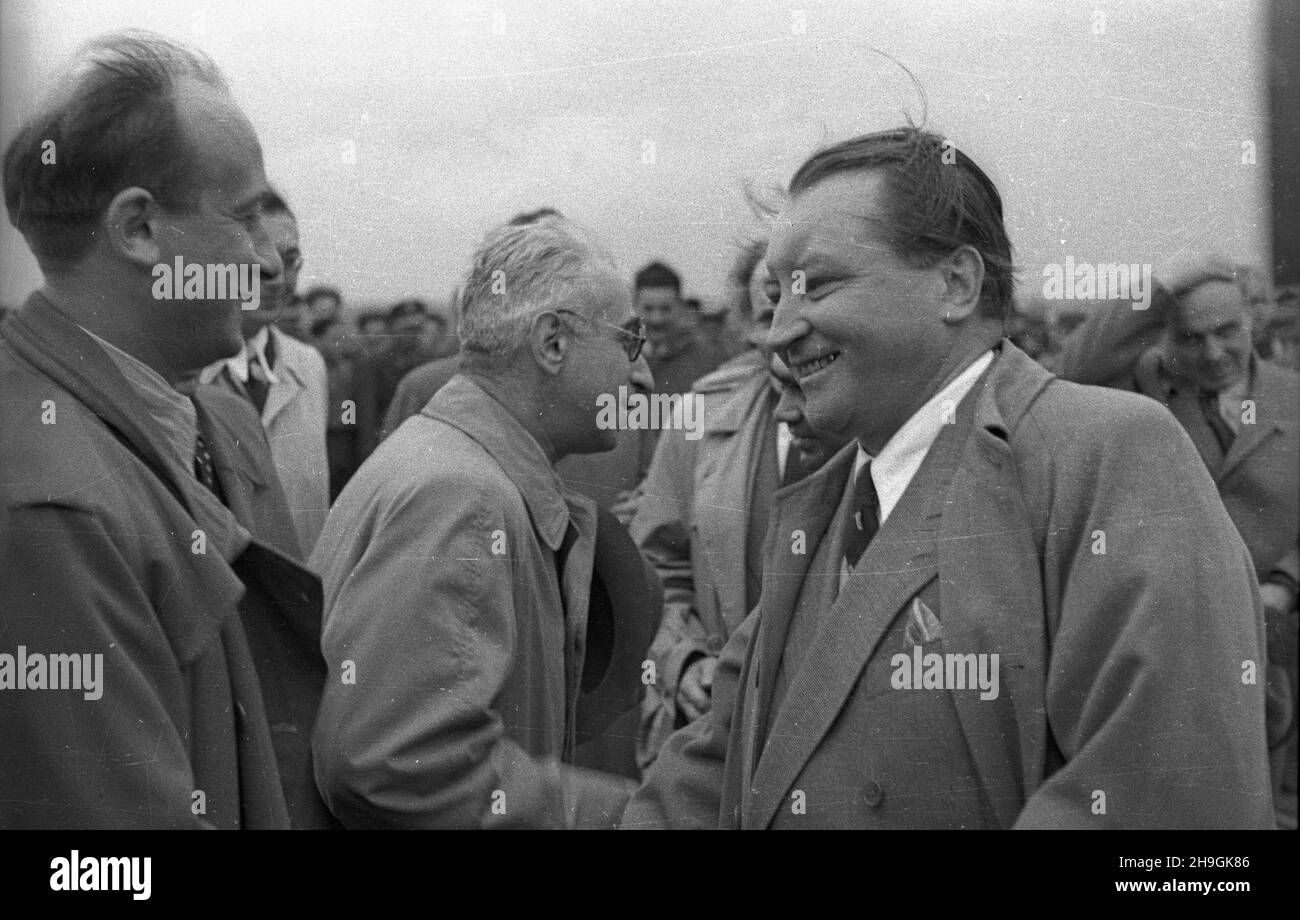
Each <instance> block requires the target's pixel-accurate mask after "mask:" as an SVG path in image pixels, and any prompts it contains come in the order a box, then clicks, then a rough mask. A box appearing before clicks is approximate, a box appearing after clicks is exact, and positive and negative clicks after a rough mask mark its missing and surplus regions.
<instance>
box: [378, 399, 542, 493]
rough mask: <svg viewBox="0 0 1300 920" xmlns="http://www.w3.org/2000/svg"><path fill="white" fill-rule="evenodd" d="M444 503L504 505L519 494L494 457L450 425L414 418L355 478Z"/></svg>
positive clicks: (384, 445)
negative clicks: (472, 500)
mask: <svg viewBox="0 0 1300 920" xmlns="http://www.w3.org/2000/svg"><path fill="white" fill-rule="evenodd" d="M354 478H358V479H360V480H362V481H366V480H369V481H371V482H372V483H374V484H375V485H377V486H379V487H380V488H382V489H385V490H392V491H394V492H399V491H400V492H403V493H406V494H411V495H415V494H419V495H426V496H428V497H429V498H430V499H432V500H435V501H438V502H442V503H456V502H462V501H464V500H466V499H467V498H468V497H469V496H474V495H478V496H483V497H484V499H485V500H489V501H490V500H501V499H502V498H504V497H505V496H507V495H509V494H511V493H513V494H515V495H517V494H518V489H517V487H516V486H515V485H514V483H513V482H511V480H510V477H509V476H507V475H506V472H505V470H504V469H503V468H502V467H501V464H500V463H498V462H497V461H496V459H495V458H493V456H492V454H491V453H490V452H489V451H488V450H487V449H486V448H484V447H483V445H481V444H479V443H478V441H476V440H474V438H472V437H470V436H469V435H468V434H467V433H466V432H465V431H463V430H462V429H460V428H458V427H457V426H456V425H453V424H451V423H450V422H448V421H445V420H443V419H438V418H431V417H429V416H427V415H423V414H420V415H413V416H411V417H410V418H408V419H407V420H406V421H405V422H403V423H402V424H401V426H400V427H399V428H398V429H397V430H396V431H394V432H393V433H392V434H391V435H389V436H388V437H387V438H385V439H384V441H383V442H382V443H381V444H380V445H379V447H377V448H376V449H375V452H374V453H373V454H371V455H370V457H369V458H368V459H367V460H366V461H365V463H363V464H362V465H361V468H360V469H359V470H357V472H356V474H355V477H354Z"/></svg>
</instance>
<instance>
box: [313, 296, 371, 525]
mask: <svg viewBox="0 0 1300 920" xmlns="http://www.w3.org/2000/svg"><path fill="white" fill-rule="evenodd" d="M311 341H312V343H313V344H314V345H315V347H316V348H317V350H319V351H320V353H321V357H322V358H324V360H325V376H326V379H327V381H328V391H329V403H328V409H329V415H328V419H327V422H326V429H325V449H326V457H327V463H328V466H329V484H330V502H331V503H333V501H334V499H336V498H337V497H338V494H339V492H341V491H343V487H344V486H345V485H347V482H348V480H349V479H351V478H352V474H353V473H355V472H356V471H357V468H358V467H359V466H361V463H362V461H364V460H365V459H366V457H368V456H369V455H370V451H371V450H373V449H374V445H375V443H376V442H377V440H378V432H379V424H380V420H381V419H382V418H383V414H382V412H381V410H380V403H379V393H380V381H379V374H378V365H377V362H376V361H374V360H372V359H371V358H370V357H369V356H368V355H367V354H366V353H365V352H363V351H361V350H360V349H359V348H358V347H357V343H356V342H355V339H354V336H353V335H352V334H351V333H350V332H349V330H348V328H347V326H345V325H344V324H343V323H342V322H341V321H340V320H337V319H320V320H317V321H316V322H315V323H314V324H313V325H312V327H311Z"/></svg>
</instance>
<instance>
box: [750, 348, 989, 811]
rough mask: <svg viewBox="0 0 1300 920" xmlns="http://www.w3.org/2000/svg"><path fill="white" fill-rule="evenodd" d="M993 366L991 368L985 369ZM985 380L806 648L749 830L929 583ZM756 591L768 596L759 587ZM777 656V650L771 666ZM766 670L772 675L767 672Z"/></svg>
mask: <svg viewBox="0 0 1300 920" xmlns="http://www.w3.org/2000/svg"><path fill="white" fill-rule="evenodd" d="M996 366H997V362H996V361H995V363H994V365H992V367H996ZM988 378H989V372H985V375H984V378H983V380H981V381H979V382H977V383H976V385H975V386H974V387H973V388H972V389H971V392H970V393H969V394H968V395H967V398H966V399H964V400H963V401H962V404H961V406H960V407H959V408H958V411H957V414H956V418H955V420H954V421H955V424H953V425H950V426H946V427H945V428H944V429H943V431H941V432H940V434H939V437H938V438H937V439H936V440H935V442H934V444H933V445H932V446H931V448H930V451H929V453H928V454H927V455H926V457H925V460H924V461H923V462H922V464H921V467H920V469H918V470H917V472H916V475H915V476H914V477H913V479H912V481H911V483H910V484H909V485H908V487H907V490H906V491H905V492H904V493H903V496H902V498H900V499H899V501H898V504H897V505H896V506H895V507H894V510H893V512H892V513H891V514H890V516H889V518H888V520H886V521H885V523H884V524H883V525H882V526H881V528H880V531H879V532H878V533H877V534H876V536H875V537H874V538H873V539H872V541H871V544H870V545H869V546H868V547H867V549H866V551H865V552H864V553H863V554H862V558H861V559H860V560H859V562H858V565H857V567H856V568H855V569H854V572H853V574H852V575H851V576H850V577H849V579H848V581H847V582H846V583H845V585H844V588H843V590H841V591H840V593H839V596H838V597H837V598H836V600H835V603H834V604H833V605H832V606H831V608H830V610H829V611H827V612H826V613H825V614H824V615H823V618H822V622H821V623H820V625H819V627H818V630H817V635H816V638H815V639H814V640H813V643H812V646H811V647H810V648H809V650H808V653H807V655H806V657H805V659H804V661H803V662H802V663H801V664H800V666H799V669H798V671H797V672H796V673H795V674H793V675H791V677H790V686H789V687H788V689H787V690H786V693H785V697H784V699H783V700H782V702H781V707H780V708H779V709H778V710H776V711H775V712H773V713H772V715H771V719H770V722H771V730H770V731H769V732H768V734H767V737H766V740H765V741H764V743H763V744H762V745H761V748H760V751H761V753H760V755H759V760H758V765H757V767H756V768H755V771H754V778H753V782H752V783H751V784H750V786H749V788H750V789H751V790H752V793H753V799H752V802H751V805H750V807H749V808H746V809H745V814H744V817H745V822H744V823H745V825H746V826H747V827H756V828H757V827H766V826H767V825H768V824H769V823H770V822H771V820H772V818H773V816H774V815H775V813H776V810H777V809H778V808H779V807H780V805H781V803H782V801H783V800H784V798H785V793H786V790H787V789H788V788H789V787H790V785H791V783H793V782H794V780H795V778H796V777H797V776H798V775H799V771H800V770H801V769H803V766H804V764H806V763H807V762H808V760H809V758H810V757H811V756H812V754H813V752H814V751H815V750H816V749H817V747H818V745H820V744H821V741H822V738H823V737H824V736H825V733H826V732H827V730H828V729H829V728H830V726H831V724H832V723H833V722H834V721H835V718H836V716H837V715H838V714H839V712H840V710H841V709H843V707H844V703H845V701H846V700H847V699H848V697H849V694H851V693H852V692H853V688H854V687H855V686H856V685H857V681H858V678H859V676H860V675H861V673H862V669H863V668H864V667H865V666H866V663H867V661H868V659H870V657H871V656H872V654H874V653H875V649H876V646H877V645H878V644H879V643H880V640H881V638H882V637H883V636H884V634H885V632H886V631H887V630H888V629H889V625H890V623H892V622H893V621H894V619H895V617H897V616H898V614H899V612H900V611H901V610H903V609H904V608H905V607H906V605H907V601H908V599H909V598H910V597H912V596H913V595H914V594H916V593H917V592H918V591H919V590H920V589H921V588H922V587H924V586H925V584H926V582H928V581H930V580H931V579H933V578H935V577H936V576H937V574H938V568H939V560H938V550H937V539H938V533H939V529H940V526H941V525H942V522H943V512H944V508H945V506H946V503H947V498H948V491H949V489H950V487H951V484H952V480H953V477H954V474H955V471H956V469H957V466H958V464H959V463H960V461H961V458H962V454H963V448H964V445H965V444H966V442H967V441H968V440H969V436H970V433H971V427H972V419H973V417H974V413H975V405H976V403H977V401H978V399H979V397H980V395H981V393H982V392H983V389H984V381H986V380H987V379H988ZM850 446H851V447H853V451H852V452H850V453H849V458H850V464H849V470H851V464H852V461H851V458H852V457H853V456H854V453H855V452H856V446H855V445H850ZM837 459H838V458H837ZM847 472H848V471H847V470H846V474H845V477H844V481H847ZM842 489H843V487H842V486H841V491H842ZM837 504H838V501H837V502H836V505H837ZM833 511H834V506H832V513H833ZM769 558H770V557H769ZM806 568H807V566H806V565H805V571H806ZM764 588H765V594H766V583H765V584H764ZM799 589H800V585H798V584H795V585H793V587H792V590H790V589H787V590H790V596H789V598H788V601H787V599H786V598H785V597H783V598H782V600H783V601H787V602H786V603H785V604H783V609H785V610H786V615H785V626H786V628H785V629H783V630H782V631H781V636H780V646H784V644H785V634H786V631H787V630H788V623H789V616H790V612H789V611H791V610H793V608H794V605H795V603H796V602H797V600H798V593H799ZM764 600H765V601H766V597H765V598H764ZM766 615H767V606H766V603H765V604H764V616H765V617H766ZM764 625H767V624H764ZM780 653H781V648H780V647H778V648H777V649H776V651H775V656H776V658H777V660H779V656H780ZM765 663H766V661H765ZM769 670H771V671H772V672H775V670H776V668H775V662H774V664H773V666H772V667H770V668H769ZM773 676H774V675H773Z"/></svg>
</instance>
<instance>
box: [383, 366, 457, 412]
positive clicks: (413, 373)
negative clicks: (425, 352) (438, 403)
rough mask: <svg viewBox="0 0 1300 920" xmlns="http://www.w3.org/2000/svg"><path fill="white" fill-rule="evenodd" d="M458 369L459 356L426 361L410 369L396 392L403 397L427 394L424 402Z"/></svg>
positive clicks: (454, 374) (453, 375)
mask: <svg viewBox="0 0 1300 920" xmlns="http://www.w3.org/2000/svg"><path fill="white" fill-rule="evenodd" d="M459 369H460V356H459V355H451V356H449V357H446V358H435V359H434V360H432V361H426V362H425V363H424V364H421V365H419V366H418V367H415V368H412V369H411V370H410V371H408V372H407V373H406V375H405V376H404V377H402V379H401V382H400V383H398V385H397V390H398V392H399V393H400V394H402V395H403V396H412V397H413V396H415V395H417V394H424V393H427V394H428V396H427V397H426V398H425V400H424V401H425V402H428V400H429V399H432V398H433V394H434V393H435V392H436V391H437V390H439V389H440V388H441V387H442V386H443V384H445V383H446V382H447V381H448V380H450V379H451V378H452V377H455V376H456V372H457V371H458V370H459Z"/></svg>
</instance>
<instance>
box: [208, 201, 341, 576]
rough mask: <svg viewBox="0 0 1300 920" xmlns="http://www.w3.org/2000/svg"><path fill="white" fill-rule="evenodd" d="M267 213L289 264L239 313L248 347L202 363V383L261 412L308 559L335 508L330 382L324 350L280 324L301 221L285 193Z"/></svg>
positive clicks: (297, 265)
mask: <svg viewBox="0 0 1300 920" xmlns="http://www.w3.org/2000/svg"><path fill="white" fill-rule="evenodd" d="M263 213H264V215H265V218H264V219H265V222H266V226H267V232H268V233H269V234H270V236H271V241H272V243H274V245H275V247H276V250H277V251H278V252H279V253H280V260H281V262H282V263H283V265H284V269H283V271H282V272H281V274H280V275H279V276H278V277H274V278H263V279H262V295H261V301H260V303H261V307H260V309H257V310H243V311H241V313H240V324H241V333H242V335H243V338H244V349H243V351H241V352H240V353H239V354H237V355H235V356H234V357H233V358H227V359H226V360H224V361H219V362H217V363H215V364H211V365H209V366H208V367H206V368H204V369H203V371H202V373H200V374H199V381H200V382H201V383H204V384H214V385H216V386H219V387H222V388H224V389H227V390H229V391H230V392H233V393H235V394H236V395H238V396H242V397H243V398H245V399H247V400H248V401H249V402H250V403H251V404H252V406H253V408H254V410H255V411H256V412H257V414H258V416H259V417H260V419H261V421H262V427H263V428H265V429H266V438H267V441H268V443H269V444H270V447H271V459H272V460H273V461H274V463H275V469H276V472H277V473H278V474H279V476H280V483H281V485H283V486H284V493H285V497H286V498H287V499H288V501H289V513H290V515H291V516H292V518H293V523H294V529H295V530H296V531H297V534H298V543H299V545H300V546H301V547H302V553H303V558H304V559H305V558H306V557H307V556H309V555H311V551H312V548H313V547H314V546H315V545H316V538H317V537H318V536H319V535H320V531H321V528H322V527H323V526H325V516H326V514H327V513H328V512H329V506H330V491H329V463H328V460H327V453H326V438H325V428H326V415H327V411H328V410H327V400H328V398H329V384H328V380H327V376H326V371H325V361H324V359H323V358H322V357H321V354H320V352H318V351H317V350H316V349H315V348H312V347H311V346H310V345H307V344H305V343H303V342H300V341H298V340H297V339H295V338H293V337H292V336H288V335H285V334H284V333H283V332H281V331H280V330H279V328H277V326H276V323H277V322H278V320H279V319H280V315H281V313H282V312H283V311H284V309H285V308H286V307H287V306H288V305H289V303H291V302H292V301H293V300H294V298H295V296H296V288H297V285H298V273H299V271H300V270H301V269H302V253H301V250H300V246H299V240H298V221H297V219H296V218H295V217H294V215H293V212H292V211H291V210H290V209H289V206H288V205H287V204H285V202H284V199H283V198H282V197H281V196H280V195H279V194H274V193H273V194H272V196H270V197H269V198H268V199H267V201H266V203H265V204H264V205H263Z"/></svg>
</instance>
